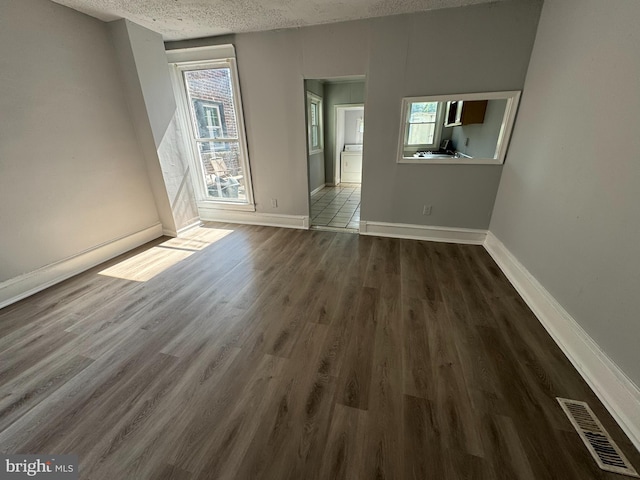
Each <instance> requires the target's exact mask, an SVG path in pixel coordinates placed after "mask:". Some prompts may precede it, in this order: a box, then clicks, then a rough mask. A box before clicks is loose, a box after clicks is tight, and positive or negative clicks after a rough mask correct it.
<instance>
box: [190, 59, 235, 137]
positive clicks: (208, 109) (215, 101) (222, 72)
mask: <svg viewBox="0 0 640 480" xmlns="http://www.w3.org/2000/svg"><path fill="white" fill-rule="evenodd" d="M184 77H185V84H186V86H187V92H188V93H189V99H190V103H191V108H192V113H193V116H194V122H195V131H196V133H197V135H198V137H197V138H238V128H237V125H236V113H235V107H234V101H233V90H232V86H231V71H230V69H229V68H228V67H226V68H209V69H206V70H191V71H188V72H185V73H184Z"/></svg>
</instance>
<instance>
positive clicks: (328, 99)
mask: <svg viewBox="0 0 640 480" xmlns="http://www.w3.org/2000/svg"><path fill="white" fill-rule="evenodd" d="M324 91H325V106H324V110H325V116H324V118H325V120H326V126H327V128H326V129H325V131H324V143H325V157H324V158H325V167H324V168H325V178H326V179H327V183H333V181H334V178H335V176H334V175H335V157H336V105H349V104H354V103H356V104H358V103H364V100H365V82H340V83H326V84H325V86H324ZM366 128H367V126H366V123H365V129H366Z"/></svg>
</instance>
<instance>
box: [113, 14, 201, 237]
mask: <svg viewBox="0 0 640 480" xmlns="http://www.w3.org/2000/svg"><path fill="white" fill-rule="evenodd" d="M109 27H110V31H111V35H112V39H113V42H114V45H116V49H117V52H118V58H119V60H120V66H121V72H122V75H123V78H124V79H125V85H126V87H127V88H126V92H127V98H128V103H129V108H130V110H131V114H132V118H133V121H134V126H135V131H136V135H137V137H138V142H139V143H140V146H141V148H142V151H143V152H144V155H145V160H146V163H147V171H148V173H149V179H150V182H151V186H152V189H153V192H154V197H155V200H156V206H157V208H158V212H159V214H160V219H161V221H162V224H163V227H164V229H165V232H167V233H170V234H175V233H176V231H177V230H178V229H180V228H181V227H185V226H187V225H189V224H192V223H193V222H195V221H197V220H198V211H197V207H196V203H195V197H194V194H193V189H192V185H191V182H190V179H189V166H188V165H189V163H188V161H187V152H186V148H185V146H184V141H183V138H184V137H188V134H187V132H184V135H183V134H182V132H181V131H180V122H179V121H178V120H177V114H176V110H177V109H176V103H175V98H174V94H173V89H172V86H171V79H170V76H169V66H168V65H167V58H166V54H165V50H164V43H163V41H162V37H161V36H160V35H159V34H157V33H155V32H152V31H151V30H148V29H146V28H144V27H141V26H139V25H136V24H135V23H133V22H130V21H129V20H124V19H123V20H118V21H115V22H111V23H110V24H109Z"/></svg>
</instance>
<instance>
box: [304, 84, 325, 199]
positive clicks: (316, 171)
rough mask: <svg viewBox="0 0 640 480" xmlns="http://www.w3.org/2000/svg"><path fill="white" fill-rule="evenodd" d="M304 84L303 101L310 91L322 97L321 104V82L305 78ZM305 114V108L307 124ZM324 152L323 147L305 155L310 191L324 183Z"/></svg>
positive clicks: (322, 93) (322, 87)
mask: <svg viewBox="0 0 640 480" xmlns="http://www.w3.org/2000/svg"><path fill="white" fill-rule="evenodd" d="M304 85H305V102H306V101H307V100H306V92H311V93H313V94H315V95H317V96H319V97H320V98H322V99H323V105H324V86H323V84H322V83H321V82H319V81H318V80H305V81H304ZM305 105H306V103H305ZM307 115H308V111H307V110H306V108H305V125H307V122H308V121H309V119H308V118H307ZM322 116H323V117H324V112H322ZM323 123H324V118H323ZM323 126H324V125H323ZM308 132H309V130H308V128H307V135H308ZM307 142H308V139H307ZM326 152H327V150H326V148H325V149H324V150H323V151H322V152H318V153H314V154H313V155H307V161H308V164H309V165H308V169H309V191H310V192H312V191H313V190H315V189H316V188H318V187H321V186H323V185H324V184H325V178H324V157H325V155H326Z"/></svg>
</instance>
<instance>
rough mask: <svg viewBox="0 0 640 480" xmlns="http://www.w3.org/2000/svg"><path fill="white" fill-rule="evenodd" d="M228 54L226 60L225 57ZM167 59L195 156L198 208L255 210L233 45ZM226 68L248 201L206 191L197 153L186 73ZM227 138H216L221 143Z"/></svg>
mask: <svg viewBox="0 0 640 480" xmlns="http://www.w3.org/2000/svg"><path fill="white" fill-rule="evenodd" d="M222 55H224V57H222ZM167 59H168V61H169V64H170V66H171V67H172V68H171V73H172V74H171V82H172V85H173V90H174V94H175V97H176V103H177V115H178V119H179V122H180V124H181V126H182V129H183V131H184V132H188V133H187V134H185V135H183V139H184V143H185V148H187V151H189V152H190V153H191V155H189V167H190V168H189V172H190V174H191V180H192V184H193V187H194V191H195V194H196V202H197V204H198V206H199V207H200V206H206V207H207V208H218V209H222V210H244V211H252V212H253V211H255V210H256V205H255V199H254V195H253V180H252V176H251V164H250V160H249V153H248V152H249V149H248V146H247V136H246V131H245V123H244V115H243V111H244V109H243V108H242V94H241V92H240V83H239V81H238V68H237V64H236V60H235V50H234V48H233V45H216V46H212V47H197V48H186V49H178V50H169V51H167ZM221 66H226V67H228V68H229V70H230V72H231V83H232V87H233V93H234V107H235V114H236V122H237V124H238V125H237V127H238V145H239V147H240V156H241V162H242V168H243V172H246V173H243V175H245V178H246V180H245V193H246V196H247V202H246V203H245V202H233V201H220V200H215V199H212V198H211V197H210V196H209V195H208V194H207V191H206V188H205V184H204V181H203V179H204V171H203V166H202V165H201V162H200V160H199V158H200V155H199V152H198V151H197V147H196V144H197V142H194V141H193V138H195V132H194V126H193V122H192V121H191V113H190V110H189V108H190V106H189V103H188V94H187V91H186V87H185V85H184V81H183V72H184V71H187V70H205V69H207V68H216V67H221ZM220 140H225V139H214V141H220Z"/></svg>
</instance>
